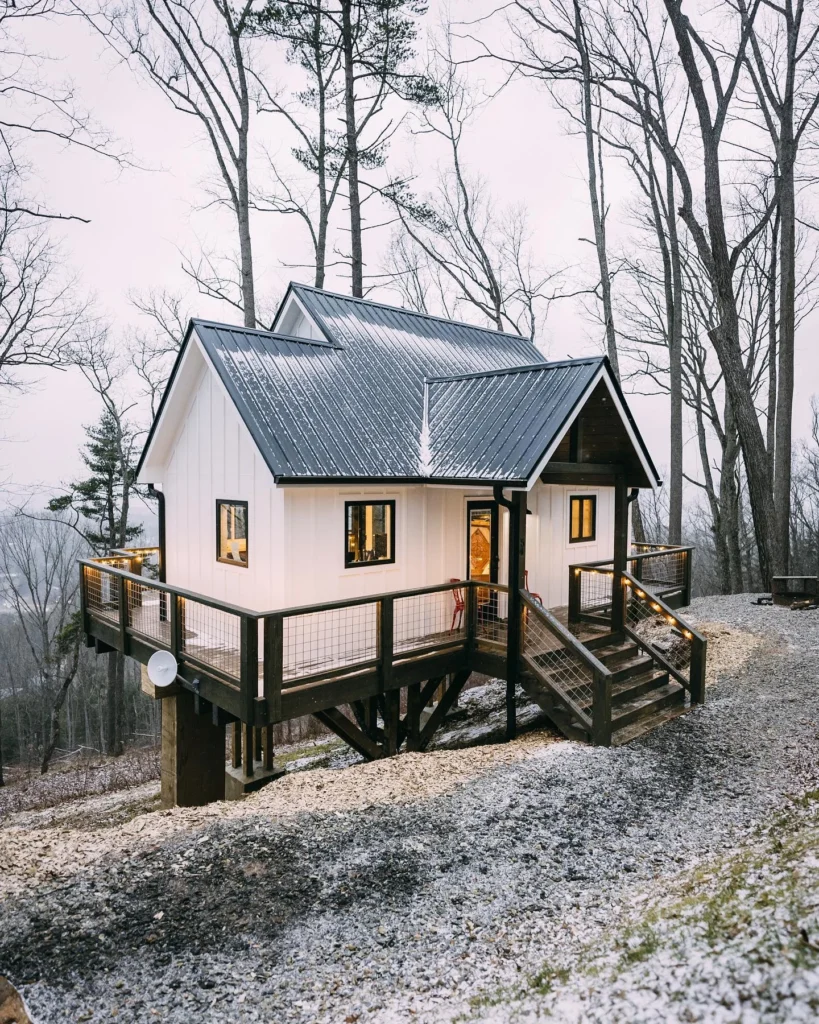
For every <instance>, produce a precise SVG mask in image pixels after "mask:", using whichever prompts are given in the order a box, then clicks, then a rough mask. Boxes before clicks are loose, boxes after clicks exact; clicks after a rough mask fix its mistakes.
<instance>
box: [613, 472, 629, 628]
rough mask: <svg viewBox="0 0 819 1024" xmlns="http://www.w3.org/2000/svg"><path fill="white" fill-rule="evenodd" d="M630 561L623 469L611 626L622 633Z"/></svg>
mask: <svg viewBox="0 0 819 1024" xmlns="http://www.w3.org/2000/svg"><path fill="white" fill-rule="evenodd" d="M627 562H628V488H627V487H626V477H625V473H624V472H623V470H622V469H621V468H620V467H619V466H618V467H617V469H616V470H615V473H614V560H613V566H614V578H613V579H612V581H611V628H612V632H614V633H621V632H622V631H623V626H624V625H625V621H626V588H625V587H624V586H623V573H624V572H625V571H626V567H627Z"/></svg>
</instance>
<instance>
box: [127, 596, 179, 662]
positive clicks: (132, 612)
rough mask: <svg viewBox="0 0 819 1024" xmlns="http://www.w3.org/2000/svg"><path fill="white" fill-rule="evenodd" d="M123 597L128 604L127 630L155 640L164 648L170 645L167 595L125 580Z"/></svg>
mask: <svg viewBox="0 0 819 1024" xmlns="http://www.w3.org/2000/svg"><path fill="white" fill-rule="evenodd" d="M125 596H126V598H127V602H128V618H127V619H126V622H127V624H128V626H129V628H130V629H131V630H132V631H134V632H136V633H141V634H142V635H143V636H146V637H149V638H150V639H151V640H156V641H158V642H159V643H161V644H164V645H165V646H166V647H167V646H169V644H170V639H171V630H170V623H169V621H168V600H169V598H168V595H167V594H166V593H163V592H161V591H159V590H157V589H156V588H155V587H151V586H149V585H147V584H145V583H140V582H138V581H137V580H126V583H125Z"/></svg>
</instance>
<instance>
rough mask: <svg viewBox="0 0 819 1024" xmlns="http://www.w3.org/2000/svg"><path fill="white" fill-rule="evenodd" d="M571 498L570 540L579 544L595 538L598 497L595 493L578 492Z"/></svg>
mask: <svg viewBox="0 0 819 1024" xmlns="http://www.w3.org/2000/svg"><path fill="white" fill-rule="evenodd" d="M569 500H570V515H569V522H570V525H569V542H570V543H571V544H578V543H580V542H581V541H588V540H594V538H595V535H596V532H597V498H596V497H595V495H593V494H578V495H574V496H573V497H572V498H570V499H569Z"/></svg>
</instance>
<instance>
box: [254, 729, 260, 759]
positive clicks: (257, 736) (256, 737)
mask: <svg viewBox="0 0 819 1024" xmlns="http://www.w3.org/2000/svg"><path fill="white" fill-rule="evenodd" d="M261 759H262V730H261V729H259V728H254V730H253V760H254V761H261Z"/></svg>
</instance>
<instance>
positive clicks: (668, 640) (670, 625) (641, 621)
mask: <svg viewBox="0 0 819 1024" xmlns="http://www.w3.org/2000/svg"><path fill="white" fill-rule="evenodd" d="M620 596H621V599H622V601H623V603H624V609H623V623H624V631H625V633H626V635H627V636H630V637H631V639H632V640H635V641H636V642H637V643H638V644H639V645H640V646H641V647H642V648H643V649H644V650H645V651H646V652H647V653H648V654H650V655H651V656H652V657H653V658H654V660H655V661H657V662H658V663H659V664H660V665H662V667H663V668H664V669H665V670H666V671H667V672H668V673H669V675H670V676H672V677H673V678H674V679H676V680H677V682H678V683H680V685H681V686H683V687H684V688H685V689H686V690H687V691H688V693H689V695H690V698H691V703H692V704H701V703H702V702H703V701H704V700H705V655H706V647H707V640H706V639H705V637H704V636H703V635H702V634H701V633H700V632H699V631H698V630H697V629H695V628H694V627H693V626H692V625H690V624H689V623H688V622H686V621H685V619H683V618H682V617H681V616H680V615H679V613H678V612H677V611H676V610H674V609H672V608H671V607H670V606H669V605H668V604H666V602H665V601H664V600H663V599H662V598H661V597H660V596H659V595H657V594H656V593H653V592H652V591H651V590H649V589H648V587H646V585H645V584H644V583H643V582H642V581H641V580H638V579H637V578H636V577H634V576H632V575H631V573H624V574H623V589H622V594H621V595H620Z"/></svg>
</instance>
